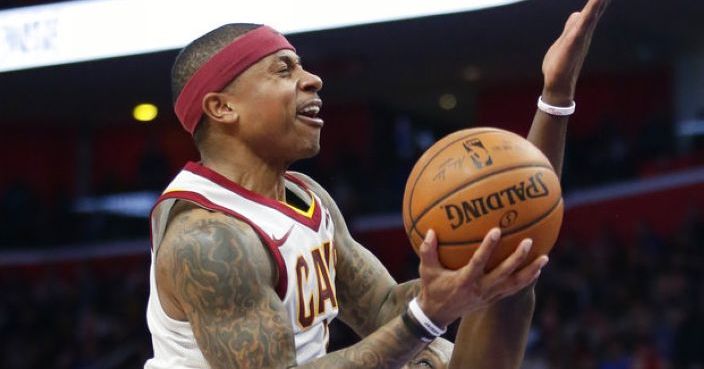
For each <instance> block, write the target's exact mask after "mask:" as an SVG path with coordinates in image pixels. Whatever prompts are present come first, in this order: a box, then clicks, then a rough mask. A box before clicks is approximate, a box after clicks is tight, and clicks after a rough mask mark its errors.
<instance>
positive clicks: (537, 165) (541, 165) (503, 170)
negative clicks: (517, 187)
mask: <svg viewBox="0 0 704 369" xmlns="http://www.w3.org/2000/svg"><path fill="white" fill-rule="evenodd" d="M522 168H543V169H550V170H553V169H552V167H549V166H546V165H543V164H536V163H529V164H521V165H514V166H512V167H508V168H504V169H501V170H497V171H494V172H491V173H487V174H485V175H483V176H481V177H478V178H474V179H472V180H471V181H469V182H464V183H462V184H460V185H458V186H457V187H455V188H453V189H452V190H450V191H447V193H446V194H445V196H443V197H441V198H438V199H437V200H435V201H433V202H432V203H431V204H430V205H428V206H427V207H426V208H425V209H423V211H421V212H420V213H419V214H418V216H417V217H415V219H413V218H412V217H411V230H410V232H413V230H414V229H415V228H416V224H418V221H420V219H421V218H423V216H424V215H425V214H427V213H428V212H429V211H430V210H432V208H433V207H435V205H437V204H439V203H440V202H442V201H443V200H445V199H447V198H448V197H450V196H452V195H454V194H455V193H456V192H457V191H459V190H461V189H462V188H465V187H467V186H470V185H472V184H474V183H476V182H479V181H482V180H484V179H486V178H488V177H491V176H494V175H497V174H501V173H505V172H508V171H511V170H514V169H522ZM413 188H414V189H415V186H414V187H413ZM409 204H410V201H409ZM409 206H410V205H409ZM410 215H411V214H410V209H409V216H410ZM418 234H420V232H418Z"/></svg>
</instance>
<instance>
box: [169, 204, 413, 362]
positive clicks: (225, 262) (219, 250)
mask: <svg viewBox="0 0 704 369" xmlns="http://www.w3.org/2000/svg"><path fill="white" fill-rule="evenodd" d="M156 267H157V285H158V290H159V291H158V293H159V296H160V299H161V301H162V306H163V307H164V309H165V310H166V311H167V314H168V315H169V316H171V317H172V318H174V319H177V320H188V321H189V322H190V324H191V326H192V328H193V331H194V334H195V338H196V341H197V343H198V346H199V348H200V349H201V351H202V352H203V355H204V357H205V358H206V360H207V361H208V363H209V364H210V365H211V367H213V368H214V369H222V368H272V369H273V368H277V369H279V368H291V367H297V368H311V369H312V368H350V369H352V368H399V367H401V366H402V365H403V364H404V363H405V362H407V361H408V360H409V359H410V358H412V357H413V356H414V355H415V354H416V353H417V352H419V351H420V350H421V349H422V348H423V346H424V344H423V343H422V342H421V341H420V340H419V339H417V338H416V337H415V336H413V335H412V334H411V332H410V331H409V330H408V328H406V326H405V325H404V324H403V323H402V321H401V319H400V318H396V319H393V320H392V321H390V322H389V323H388V324H386V325H384V326H383V327H381V328H380V329H379V330H377V331H376V332H375V333H374V334H371V335H369V336H368V337H367V338H366V339H364V340H362V341H360V342H359V343H357V344H356V345H354V346H351V347H349V348H346V349H344V350H340V351H336V352H334V353H331V354H328V355H326V356H324V357H322V358H320V359H317V360H315V361H313V362H310V363H307V364H304V365H300V366H296V365H297V363H296V361H295V360H296V359H295V346H294V340H293V332H292V330H291V326H290V322H289V318H288V316H287V313H286V311H285V309H284V307H283V305H282V302H281V300H280V299H279V297H278V296H277V295H276V293H275V291H274V285H275V280H276V268H275V267H274V264H273V262H272V260H271V258H270V256H269V255H268V253H267V252H266V251H265V248H264V247H263V245H262V244H261V242H260V240H259V238H258V237H257V235H256V234H255V233H254V232H253V231H252V229H251V228H250V227H249V226H248V225H246V224H244V223H242V222H240V221H238V220H235V219H233V218H230V217H228V216H225V215H222V214H218V213H211V212H208V211H206V210H203V209H193V208H191V209H189V210H186V211H182V212H181V213H180V214H179V215H176V216H175V217H174V218H173V219H172V220H171V221H170V224H169V228H168V229H167V232H166V236H165V238H164V241H163V242H162V243H161V245H160V247H159V249H158V253H157V264H156Z"/></svg>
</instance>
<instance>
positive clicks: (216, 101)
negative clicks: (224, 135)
mask: <svg viewBox="0 0 704 369" xmlns="http://www.w3.org/2000/svg"><path fill="white" fill-rule="evenodd" d="M203 113H204V114H205V115H207V116H208V117H209V118H210V119H211V120H212V121H215V122H221V123H237V121H239V118H240V116H239V113H238V112H237V107H236V106H235V104H233V103H232V102H231V101H229V97H228V95H225V94H222V93H219V92H208V93H207V94H205V96H204V97H203Z"/></svg>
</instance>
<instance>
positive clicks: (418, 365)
mask: <svg viewBox="0 0 704 369" xmlns="http://www.w3.org/2000/svg"><path fill="white" fill-rule="evenodd" d="M413 366H414V367H416V368H433V364H431V363H430V360H426V359H420V360H417V361H416V362H415V363H413Z"/></svg>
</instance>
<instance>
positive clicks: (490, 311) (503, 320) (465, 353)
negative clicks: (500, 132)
mask: <svg viewBox="0 0 704 369" xmlns="http://www.w3.org/2000/svg"><path fill="white" fill-rule="evenodd" d="M609 1H610V0H589V1H588V2H587V4H586V5H585V7H584V9H582V11H580V12H576V13H573V14H572V15H570V17H569V18H568V20H567V22H566V24H565V27H564V30H563V32H562V34H561V35H560V36H559V38H558V39H557V40H556V41H555V43H553V45H552V46H551V47H550V48H549V50H548V52H547V53H546V55H545V57H544V60H543V67H542V69H543V75H544V87H543V92H542V97H541V98H542V102H543V103H545V104H548V105H550V106H547V107H546V106H543V108H542V109H539V110H538V111H537V113H536V115H535V118H534V120H533V125H532V126H531V130H530V133H529V134H528V139H529V140H530V141H531V142H533V144H535V145H536V146H537V147H538V148H540V149H541V150H542V151H543V152H544V153H545V155H546V156H547V157H548V159H549V160H550V162H551V163H552V165H553V167H554V168H555V171H556V172H557V174H558V176H559V175H560V173H561V171H562V160H563V156H564V148H565V137H566V131H567V120H568V116H569V115H557V114H566V113H569V110H564V109H565V108H569V107H570V106H572V104H573V100H574V93H575V88H576V85H577V79H578V77H579V72H580V70H581V69H582V65H583V64H584V59H585V58H586V55H587V52H588V50H589V45H590V43H591V39H592V35H593V34H594V30H595V28H596V25H597V23H598V21H599V18H600V17H601V15H602V13H603V12H604V10H605V9H606V6H607V5H608V3H609ZM551 106H552V107H554V108H557V109H553V108H552V107H551ZM543 109H544V110H548V111H552V112H551V113H548V112H546V111H544V110H543ZM534 307H535V292H534V289H533V288H532V287H531V288H526V289H524V290H522V291H520V292H519V293H517V294H515V295H513V296H510V297H508V298H506V299H504V300H501V301H499V302H497V303H496V304H493V305H491V306H490V307H488V308H486V309H481V310H477V311H475V312H473V313H471V314H468V315H466V316H464V317H463V318H462V322H461V323H460V326H459V330H458V334H457V338H456V341H455V347H457V349H456V350H455V351H454V352H453V356H452V359H451V362H450V368H469V367H471V368H473V369H482V368H492V369H498V368H505V369H509V368H518V367H520V365H521V362H522V361H523V355H524V352H525V345H526V340H527V336H528V330H529V328H530V323H531V319H532V316H533V309H534Z"/></svg>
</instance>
